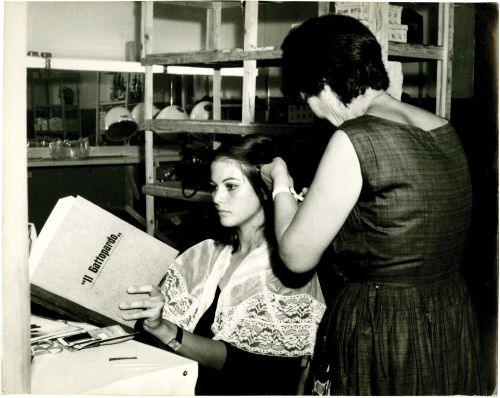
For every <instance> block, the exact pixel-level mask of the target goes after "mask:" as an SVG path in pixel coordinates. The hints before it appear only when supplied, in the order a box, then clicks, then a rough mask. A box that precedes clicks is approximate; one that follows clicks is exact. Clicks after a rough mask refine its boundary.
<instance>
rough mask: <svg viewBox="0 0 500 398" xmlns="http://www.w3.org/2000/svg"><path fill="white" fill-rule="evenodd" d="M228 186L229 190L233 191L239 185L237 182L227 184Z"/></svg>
mask: <svg viewBox="0 0 500 398" xmlns="http://www.w3.org/2000/svg"><path fill="white" fill-rule="evenodd" d="M226 188H227V190H228V191H233V190H235V189H236V188H238V185H236V184H226Z"/></svg>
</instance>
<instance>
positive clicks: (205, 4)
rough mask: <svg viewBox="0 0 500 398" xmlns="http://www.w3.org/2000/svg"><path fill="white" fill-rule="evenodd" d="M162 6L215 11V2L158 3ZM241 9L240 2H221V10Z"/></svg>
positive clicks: (235, 0)
mask: <svg viewBox="0 0 500 398" xmlns="http://www.w3.org/2000/svg"><path fill="white" fill-rule="evenodd" d="M157 3H160V4H168V5H175V6H189V7H197V8H206V9H213V8H214V2H213V1H158V2H157ZM235 7H241V2H240V1H239V0H224V1H222V2H221V8H235Z"/></svg>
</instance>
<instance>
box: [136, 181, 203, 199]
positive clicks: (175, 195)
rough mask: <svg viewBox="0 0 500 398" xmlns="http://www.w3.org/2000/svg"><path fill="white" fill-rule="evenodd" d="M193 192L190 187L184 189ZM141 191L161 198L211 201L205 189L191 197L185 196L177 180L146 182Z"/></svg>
mask: <svg viewBox="0 0 500 398" xmlns="http://www.w3.org/2000/svg"><path fill="white" fill-rule="evenodd" d="M191 192H193V191H192V190H190V189H186V194H188V195H189V194H191ZM142 193H143V194H145V195H151V196H159V197H162V198H169V199H178V200H186V201H189V202H211V201H212V195H211V193H210V192H207V191H198V192H196V193H195V194H194V195H193V196H192V197H190V198H186V197H185V196H184V195H183V194H182V188H181V184H180V182H179V181H169V182H155V183H152V184H146V185H143V187H142Z"/></svg>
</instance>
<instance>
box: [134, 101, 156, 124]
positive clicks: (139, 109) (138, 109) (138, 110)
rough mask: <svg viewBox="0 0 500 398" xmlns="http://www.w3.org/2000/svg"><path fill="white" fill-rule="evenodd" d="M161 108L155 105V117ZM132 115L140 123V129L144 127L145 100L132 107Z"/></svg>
mask: <svg viewBox="0 0 500 398" xmlns="http://www.w3.org/2000/svg"><path fill="white" fill-rule="evenodd" d="M159 111H160V110H159V109H158V108H157V107H156V106H154V105H153V117H155V116H156V115H157V114H158V112H159ZM132 117H133V118H134V120H135V122H136V123H137V125H138V128H139V129H142V124H143V123H144V120H145V118H144V102H139V103H138V104H137V105H136V106H134V108H133V109H132Z"/></svg>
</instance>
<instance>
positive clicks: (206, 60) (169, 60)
mask: <svg viewBox="0 0 500 398" xmlns="http://www.w3.org/2000/svg"><path fill="white" fill-rule="evenodd" d="M280 59H281V50H280V49H275V48H274V47H264V48H257V49H255V50H249V51H245V50H243V49H242V48H234V49H227V50H212V51H206V50H203V51H193V52H180V53H166V54H150V55H147V56H146V58H143V59H142V60H141V62H142V64H143V65H193V66H200V65H203V66H209V65H211V64H215V65H218V64H232V63H241V62H243V61H247V60H263V61H264V60H265V61H272V60H274V61H279V60H280Z"/></svg>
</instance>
